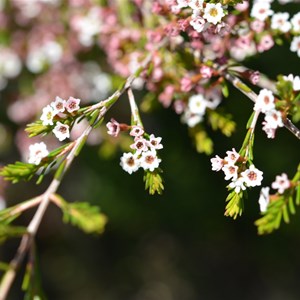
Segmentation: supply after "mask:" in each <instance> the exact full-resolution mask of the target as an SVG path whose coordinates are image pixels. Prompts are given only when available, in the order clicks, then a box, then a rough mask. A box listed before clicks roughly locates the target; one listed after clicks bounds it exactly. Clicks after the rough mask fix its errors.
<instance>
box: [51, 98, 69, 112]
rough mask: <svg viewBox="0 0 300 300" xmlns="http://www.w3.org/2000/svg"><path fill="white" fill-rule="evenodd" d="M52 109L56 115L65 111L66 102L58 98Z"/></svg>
mask: <svg viewBox="0 0 300 300" xmlns="http://www.w3.org/2000/svg"><path fill="white" fill-rule="evenodd" d="M50 105H51V107H52V108H53V110H54V112H55V114H58V113H60V112H64V111H65V105H66V100H63V99H61V98H60V97H58V96H57V97H56V98H55V101H53V102H51V104H50Z"/></svg>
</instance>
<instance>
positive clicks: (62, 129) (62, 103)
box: [40, 97, 80, 141]
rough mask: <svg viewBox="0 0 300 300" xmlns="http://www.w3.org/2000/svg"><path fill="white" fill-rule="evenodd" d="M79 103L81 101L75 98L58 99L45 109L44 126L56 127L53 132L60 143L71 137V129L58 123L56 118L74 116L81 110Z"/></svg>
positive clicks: (42, 118) (43, 115)
mask: <svg viewBox="0 0 300 300" xmlns="http://www.w3.org/2000/svg"><path fill="white" fill-rule="evenodd" d="M79 103H80V99H76V98H73V97H70V98H69V99H68V100H63V99H61V98H60V97H56V99H55V101H53V102H51V103H50V104H49V105H47V106H46V107H44V108H43V113H42V116H41V118H40V120H41V121H42V124H43V125H44V126H48V125H50V126H54V128H53V129H52V132H53V133H54V135H55V136H56V137H57V138H58V140H59V141H63V140H65V139H66V138H69V137H70V127H69V125H67V124H63V123H62V122H60V121H58V120H57V121H56V120H55V117H56V116H59V118H58V119H61V118H62V117H63V116H64V115H66V114H67V115H68V114H69V115H72V114H73V113H74V112H76V111H77V110H79V108H80V107H79Z"/></svg>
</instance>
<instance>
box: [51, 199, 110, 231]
mask: <svg viewBox="0 0 300 300" xmlns="http://www.w3.org/2000/svg"><path fill="white" fill-rule="evenodd" d="M56 200H57V201H55V203H56V204H57V205H58V206H59V207H60V208H61V210H62V212H63V221H64V222H65V223H70V224H72V225H74V226H76V227H78V228H80V229H81V230H83V231H84V232H86V233H97V234H100V233H102V232H103V231H104V227H105V224H106V222H107V218H106V216H105V215H104V214H102V213H100V209H99V207H97V206H92V205H91V204H89V203H88V202H73V203H68V202H66V201H65V200H63V199H62V198H61V197H59V196H57V195H56Z"/></svg>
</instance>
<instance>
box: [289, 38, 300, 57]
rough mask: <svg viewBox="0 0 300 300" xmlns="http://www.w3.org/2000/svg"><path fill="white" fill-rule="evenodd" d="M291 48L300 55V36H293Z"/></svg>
mask: <svg viewBox="0 0 300 300" xmlns="http://www.w3.org/2000/svg"><path fill="white" fill-rule="evenodd" d="M290 50H291V51H292V52H297V55H298V56H299V57H300V36H295V37H294V38H293V40H292V43H291V47H290Z"/></svg>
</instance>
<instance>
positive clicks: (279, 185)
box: [272, 173, 290, 194]
mask: <svg viewBox="0 0 300 300" xmlns="http://www.w3.org/2000/svg"><path fill="white" fill-rule="evenodd" d="M289 187H290V181H289V179H288V177H287V175H286V174H285V173H282V174H281V175H280V176H279V175H278V176H276V179H275V181H274V182H273V183H272V188H273V189H274V190H278V193H279V194H283V193H284V191H285V190H286V189H288V188H289Z"/></svg>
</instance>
